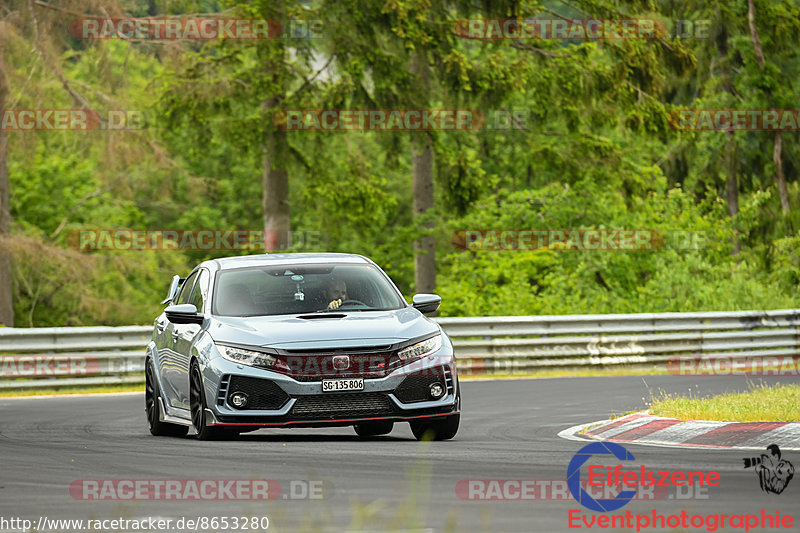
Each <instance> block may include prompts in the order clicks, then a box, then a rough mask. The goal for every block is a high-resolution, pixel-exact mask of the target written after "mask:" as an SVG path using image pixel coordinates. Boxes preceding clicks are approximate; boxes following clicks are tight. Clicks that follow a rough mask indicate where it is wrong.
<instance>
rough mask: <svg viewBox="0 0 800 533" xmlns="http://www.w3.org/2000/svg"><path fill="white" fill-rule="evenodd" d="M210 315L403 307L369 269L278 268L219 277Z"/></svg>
mask: <svg viewBox="0 0 800 533" xmlns="http://www.w3.org/2000/svg"><path fill="white" fill-rule="evenodd" d="M213 301H214V305H213V312H214V314H216V315H221V316H269V315H285V314H307V313H325V312H351V311H387V310H392V309H401V308H403V307H405V306H406V305H407V304H406V302H405V301H404V300H403V299H402V297H401V296H400V295H399V294H397V291H396V290H395V288H394V287H393V286H392V285H391V283H390V282H389V281H388V280H387V279H386V277H385V275H384V274H383V273H382V272H380V271H379V270H378V269H377V268H375V267H374V266H372V265H333V264H314V265H281V266H266V267H248V268H239V269H234V270H223V271H221V272H220V273H219V274H218V275H217V280H216V284H215V289H214V299H213Z"/></svg>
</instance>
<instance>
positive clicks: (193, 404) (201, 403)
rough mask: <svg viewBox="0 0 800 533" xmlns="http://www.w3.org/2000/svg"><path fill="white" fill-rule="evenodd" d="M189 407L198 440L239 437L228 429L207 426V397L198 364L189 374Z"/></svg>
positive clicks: (194, 364) (194, 365) (193, 366)
mask: <svg viewBox="0 0 800 533" xmlns="http://www.w3.org/2000/svg"><path fill="white" fill-rule="evenodd" d="M189 407H190V408H191V411H192V425H193V426H194V429H195V431H197V439H198V440H222V439H229V438H231V437H234V436H236V435H237V433H236V432H235V431H231V430H230V429H228V428H220V427H214V426H208V425H206V395H205V391H204V390H203V376H202V375H201V374H200V366H199V365H198V364H197V363H193V364H192V370H191V372H189Z"/></svg>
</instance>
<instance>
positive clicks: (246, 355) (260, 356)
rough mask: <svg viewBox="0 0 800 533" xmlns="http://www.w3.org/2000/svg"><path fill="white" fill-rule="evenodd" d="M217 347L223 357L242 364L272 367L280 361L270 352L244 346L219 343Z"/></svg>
mask: <svg viewBox="0 0 800 533" xmlns="http://www.w3.org/2000/svg"><path fill="white" fill-rule="evenodd" d="M217 349H218V350H219V353H220V355H222V357H223V358H225V359H227V360H228V361H231V362H233V363H239V364H241V365H249V366H257V367H260V368H272V367H273V366H275V363H276V362H277V361H278V359H277V358H276V357H275V356H273V355H270V354H268V353H264V352H256V351H253V350H245V349H244V348H238V347H236V346H224V345H221V344H217Z"/></svg>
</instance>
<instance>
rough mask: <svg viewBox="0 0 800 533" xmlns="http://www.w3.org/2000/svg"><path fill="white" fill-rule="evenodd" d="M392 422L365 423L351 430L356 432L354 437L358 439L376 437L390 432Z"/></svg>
mask: <svg viewBox="0 0 800 533" xmlns="http://www.w3.org/2000/svg"><path fill="white" fill-rule="evenodd" d="M393 428H394V422H365V423H363V424H356V425H355V426H353V429H355V430H356V435H358V436H359V437H377V436H379V435H387V434H389V433H391V432H392V429H393Z"/></svg>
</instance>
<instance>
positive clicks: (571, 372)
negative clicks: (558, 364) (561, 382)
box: [458, 365, 669, 381]
mask: <svg viewBox="0 0 800 533" xmlns="http://www.w3.org/2000/svg"><path fill="white" fill-rule="evenodd" d="M667 374H669V372H668V371H667V369H666V368H665V367H655V366H653V365H648V366H625V365H614V366H610V367H598V368H548V369H542V370H530V371H527V372H497V373H486V374H474V375H473V374H470V373H469V371H468V370H467V371H459V374H458V379H461V380H464V381H468V380H473V379H474V380H479V379H520V378H574V377H606V376H651V375H667Z"/></svg>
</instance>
